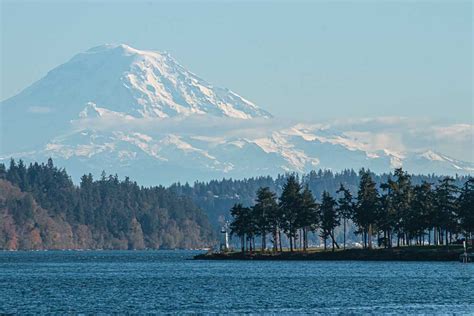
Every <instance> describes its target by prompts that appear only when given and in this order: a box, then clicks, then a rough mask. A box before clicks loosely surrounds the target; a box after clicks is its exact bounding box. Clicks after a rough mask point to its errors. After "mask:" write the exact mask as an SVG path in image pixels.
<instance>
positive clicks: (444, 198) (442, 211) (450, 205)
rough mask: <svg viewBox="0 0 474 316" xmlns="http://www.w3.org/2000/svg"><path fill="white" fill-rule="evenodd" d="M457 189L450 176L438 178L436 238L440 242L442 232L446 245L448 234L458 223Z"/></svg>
mask: <svg viewBox="0 0 474 316" xmlns="http://www.w3.org/2000/svg"><path fill="white" fill-rule="evenodd" d="M458 191H459V190H458V187H457V186H455V185H454V179H453V178H451V177H445V178H443V179H442V180H440V181H439V184H438V186H437V187H436V190H435V195H436V200H435V208H436V214H437V216H436V220H437V226H438V228H439V230H438V234H437V235H438V236H437V240H438V241H439V242H440V243H442V240H443V233H444V240H445V245H446V246H447V247H448V246H449V241H450V234H452V233H453V232H455V231H456V229H457V228H458V223H457V222H456V212H457V199H456V197H457V194H458Z"/></svg>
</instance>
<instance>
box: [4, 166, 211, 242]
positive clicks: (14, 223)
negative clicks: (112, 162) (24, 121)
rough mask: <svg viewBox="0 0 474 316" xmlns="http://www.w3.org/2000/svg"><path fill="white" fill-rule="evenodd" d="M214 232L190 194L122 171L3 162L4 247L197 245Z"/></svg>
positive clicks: (209, 238) (206, 239)
mask: <svg viewBox="0 0 474 316" xmlns="http://www.w3.org/2000/svg"><path fill="white" fill-rule="evenodd" d="M213 238H214V236H213V232H212V229H211V226H210V224H209V222H208V219H207V216H206V214H205V213H203V212H202V211H201V210H200V209H199V208H198V207H197V206H196V205H195V204H194V203H193V202H192V200H191V199H190V198H188V197H185V196H177V195H176V194H174V193H173V192H172V191H171V190H169V189H166V188H164V187H162V186H157V187H150V188H145V187H140V186H138V184H137V183H136V182H132V181H131V180H130V179H129V178H125V180H123V181H121V180H119V179H118V177H117V176H106V175H105V173H104V174H103V175H102V177H101V178H100V179H98V180H94V179H93V177H92V175H90V174H89V175H84V176H83V177H82V178H81V182H80V184H79V186H75V185H74V183H73V182H72V181H71V179H70V177H69V176H68V174H67V173H66V171H65V170H64V169H59V168H57V167H55V166H54V165H53V162H52V160H51V159H50V160H48V163H47V164H38V163H35V164H30V165H29V166H28V167H27V166H25V164H24V163H23V162H22V161H19V162H18V163H17V162H15V161H14V160H12V161H11V162H10V166H9V168H8V169H7V168H6V167H5V166H4V165H3V164H0V249H144V248H154V249H158V248H165V249H169V248H196V247H203V246H207V245H209V243H211V242H212V240H213Z"/></svg>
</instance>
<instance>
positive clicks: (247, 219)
mask: <svg viewBox="0 0 474 316" xmlns="http://www.w3.org/2000/svg"><path fill="white" fill-rule="evenodd" d="M230 214H231V215H232V217H233V220H232V222H231V223H230V234H231V235H237V236H238V237H240V245H241V249H242V253H245V240H246V238H249V234H252V233H253V227H252V226H253V223H252V222H253V221H252V218H251V215H252V211H251V210H250V208H248V207H243V206H242V204H240V203H238V204H235V205H234V206H233V207H232V209H231V210H230Z"/></svg>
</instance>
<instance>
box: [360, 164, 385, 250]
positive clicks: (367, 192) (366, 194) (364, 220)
mask: <svg viewBox="0 0 474 316" xmlns="http://www.w3.org/2000/svg"><path fill="white" fill-rule="evenodd" d="M359 176H360V183H359V191H358V192H357V204H356V207H355V213H354V221H355V224H356V225H357V226H358V227H359V232H360V233H361V234H362V235H363V241H364V248H369V249H371V248H372V234H373V226H374V223H375V221H376V219H377V215H378V212H379V203H380V201H379V194H378V192H377V188H376V184H375V182H374V181H373V180H372V177H371V175H370V171H368V170H367V171H366V170H364V169H362V170H361V171H360V173H359Z"/></svg>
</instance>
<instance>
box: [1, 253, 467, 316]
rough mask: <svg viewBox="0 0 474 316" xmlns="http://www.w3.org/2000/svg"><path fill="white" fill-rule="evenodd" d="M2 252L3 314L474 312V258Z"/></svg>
mask: <svg viewBox="0 0 474 316" xmlns="http://www.w3.org/2000/svg"><path fill="white" fill-rule="evenodd" d="M197 253H198V252H193V251H45V252H0V313H27V312H48V313H51V312H52V313H64V312H86V313H98V312H105V313H109V312H136V313H144V312H157V313H185V312H188V313H193V312H197V313H250V312H254V313H264V312H266V313H283V314H295V313H313V314H314V313H324V314H331V313H332V314H346V313H356V314H359V313H360V314H366V313H374V314H381V313H393V314H403V313H410V314H412V313H418V314H419V313H426V314H436V313H437V314H446V313H450V314H453V313H455V314H456V313H458V314H474V264H461V263H458V262H441V263H438V262H366V261H364V262H356V261H334V262H333V261H233V260H232V261H196V260H189V259H191V258H192V256H193V255H195V254H197Z"/></svg>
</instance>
